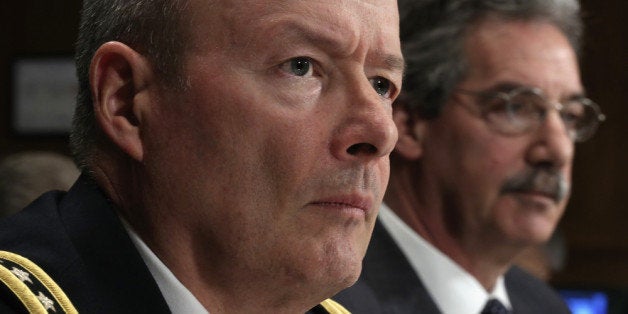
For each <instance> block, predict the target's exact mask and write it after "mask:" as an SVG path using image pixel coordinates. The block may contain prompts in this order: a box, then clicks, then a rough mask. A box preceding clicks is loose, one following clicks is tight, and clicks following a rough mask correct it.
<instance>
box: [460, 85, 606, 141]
mask: <svg viewBox="0 0 628 314" xmlns="http://www.w3.org/2000/svg"><path fill="white" fill-rule="evenodd" d="M453 92H454V93H459V94H463V95H469V96H474V97H477V98H479V99H481V98H484V99H488V98H492V99H494V98H497V99H502V100H504V101H505V102H506V103H505V104H504V106H508V105H512V103H513V102H512V99H513V98H514V97H516V96H517V95H519V94H521V93H523V92H530V93H531V94H534V95H536V96H538V97H539V98H540V99H541V100H543V103H544V106H541V105H537V103H534V105H535V107H536V108H534V109H536V110H535V112H537V113H540V114H537V115H536V117H538V118H536V120H537V121H536V122H537V123H536V124H535V123H529V125H528V126H527V127H526V128H523V129H521V130H519V131H511V132H509V131H507V130H505V129H503V128H500V127H499V126H498V125H496V123H495V122H493V121H492V120H491V119H490V118H489V117H488V115H489V114H490V113H491V112H492V111H491V110H487V108H488V106H486V105H483V104H482V103H481V102H479V101H477V105H478V107H479V109H480V116H481V117H482V119H483V120H484V121H485V122H486V123H487V124H488V125H489V126H490V127H491V128H492V129H494V130H495V131H496V132H499V133H501V134H504V135H507V136H517V135H522V134H527V133H530V132H532V131H533V130H536V129H537V128H538V127H539V126H541V124H542V123H543V121H545V118H546V117H547V113H548V111H549V110H550V109H554V110H556V111H557V112H558V114H559V116H560V118H561V120H562V121H563V126H564V127H565V130H566V131H567V132H568V135H569V136H570V137H571V139H572V141H574V142H584V141H586V140H588V139H590V138H591V137H592V136H593V135H594V134H595V132H596V131H597V128H598V127H599V125H600V124H601V123H602V122H604V121H605V120H606V115H604V114H603V113H602V111H601V109H600V107H599V106H598V104H597V103H595V102H594V101H592V100H591V99H589V98H587V97H584V96H578V97H577V98H576V99H573V100H577V101H578V103H580V104H582V105H583V106H584V107H589V108H591V110H592V112H593V116H591V119H590V120H591V122H590V123H589V124H590V125H588V126H586V127H584V128H583V129H582V130H580V131H579V130H576V129H574V130H572V131H570V130H569V129H568V125H567V122H566V121H565V120H564V117H563V114H562V113H563V110H564V109H565V108H567V107H568V105H565V104H563V103H561V102H551V101H549V100H548V99H547V96H545V93H544V92H543V90H542V89H540V88H538V87H530V86H519V87H516V88H513V89H511V90H509V91H503V90H485V91H472V90H467V89H462V88H457V89H455V90H454V91H453ZM489 109H490V108H489Z"/></svg>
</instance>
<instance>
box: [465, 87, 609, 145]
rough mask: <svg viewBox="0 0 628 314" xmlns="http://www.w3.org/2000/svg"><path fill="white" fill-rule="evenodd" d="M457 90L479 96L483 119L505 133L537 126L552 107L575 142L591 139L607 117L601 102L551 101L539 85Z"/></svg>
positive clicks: (532, 128)
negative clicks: (484, 89)
mask: <svg viewBox="0 0 628 314" xmlns="http://www.w3.org/2000/svg"><path fill="white" fill-rule="evenodd" d="M455 92H457V93H461V94H466V95H471V96H475V97H478V99H479V104H480V113H481V116H482V118H483V119H484V120H485V121H486V122H487V123H488V124H489V126H490V127H491V128H492V129H493V130H495V131H496V132H499V133H502V134H504V135H512V136H514V135H520V134H524V133H528V132H531V131H533V130H535V129H537V128H538V127H539V126H540V125H541V123H542V122H543V121H544V120H545V117H546V116H547V112H548V110H550V109H555V110H556V111H558V113H559V115H560V118H561V120H562V121H563V123H564V125H565V129H566V131H567V134H568V135H569V137H570V138H571V139H572V140H573V141H574V142H584V141H586V140H587V139H589V138H590V137H591V136H593V134H595V131H596V130H597V127H598V126H599V124H600V123H601V122H602V121H604V120H606V116H604V114H602V112H601V111H600V108H599V107H598V105H597V104H596V103H594V102H593V101H592V100H590V99H588V98H585V97H575V98H573V99H569V100H566V101H564V102H562V103H551V102H549V101H548V100H547V98H546V96H545V95H544V93H543V91H542V90H541V89H539V88H532V87H519V88H515V89H513V90H511V91H509V92H499V91H483V92H475V91H468V90H463V89H457V90H455Z"/></svg>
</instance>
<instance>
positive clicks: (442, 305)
mask: <svg viewBox="0 0 628 314" xmlns="http://www.w3.org/2000/svg"><path fill="white" fill-rule="evenodd" d="M379 218H380V220H381V222H382V224H383V225H384V227H385V228H386V230H388V232H389V233H390V234H391V236H392V238H393V240H394V241H395V242H396V243H397V245H399V248H400V249H401V251H402V252H403V254H404V255H405V256H406V258H407V259H408V262H409V263H410V265H411V266H412V268H413V269H414V271H415V272H416V273H417V275H418V277H419V279H421V282H423V284H424V285H425V287H426V289H427V291H428V292H429V294H430V295H431V296H432V299H433V300H434V302H435V303H436V305H437V306H438V308H439V309H440V310H441V311H442V312H443V314H476V313H480V312H481V311H482V308H484V304H485V303H486V301H488V300H489V298H495V299H497V300H499V301H500V302H501V303H502V304H504V306H506V308H508V309H512V306H511V304H510V300H509V298H508V293H507V292H506V287H505V284H504V277H503V276H500V277H499V278H498V279H497V283H496V285H495V289H494V290H493V291H492V293H490V294H489V293H487V292H486V290H485V289H484V287H482V285H481V284H480V283H479V282H478V281H477V280H476V279H475V277H473V276H472V275H471V274H469V273H468V272H467V271H465V270H464V269H463V268H462V267H460V266H459V265H458V264H456V263H455V262H454V261H453V260H452V259H450V258H449V257H448V256H446V255H445V254H443V253H442V252H441V251H439V250H438V249H437V248H435V247H434V246H432V245H431V244H430V243H429V242H427V241H426V240H425V239H423V238H422V237H421V236H419V235H418V234H417V233H416V232H415V231H414V230H412V228H410V227H409V226H408V225H407V224H406V223H405V222H403V220H401V218H399V217H398V216H397V215H396V214H395V213H394V212H393V211H392V210H391V209H390V208H388V206H386V205H385V204H382V207H381V208H380V211H379Z"/></svg>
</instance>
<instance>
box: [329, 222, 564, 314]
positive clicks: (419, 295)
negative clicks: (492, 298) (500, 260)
mask: <svg viewBox="0 0 628 314" xmlns="http://www.w3.org/2000/svg"><path fill="white" fill-rule="evenodd" d="M505 283H506V290H507V291H508V297H509V298H510V302H511V303H512V307H513V312H514V313H513V314H527V313H530V314H544V313H547V314H560V313H570V311H569V309H568V308H567V306H566V305H565V303H564V302H563V301H562V299H561V298H560V297H559V296H558V294H556V292H554V291H553V290H552V289H551V288H550V287H549V286H547V285H546V284H545V283H543V282H541V281H540V280H538V279H536V278H535V277H533V276H532V275H530V274H528V273H526V272H524V271H523V270H521V269H519V268H517V267H512V268H511V269H510V270H509V271H508V272H507V273H506V276H505ZM333 299H334V300H336V301H338V302H339V303H340V304H342V305H343V306H344V307H345V308H347V310H349V311H351V312H352V313H359V314H362V313H364V314H369V313H413V314H420V313H434V314H436V313H441V312H440V310H439V309H438V307H437V306H436V304H435V303H434V301H433V300H432V298H431V296H430V295H429V293H428V292H427V290H426V288H425V286H424V285H423V283H422V282H421V281H420V280H419V278H418V276H417V274H416V273H415V272H414V269H412V267H411V266H410V264H409V262H408V261H407V259H406V258H405V256H404V255H403V253H402V252H401V250H400V249H399V247H398V246H397V244H396V243H395V242H394V240H393V239H392V237H391V236H390V234H389V233H388V231H386V229H385V227H384V225H382V223H381V222H380V221H379V220H378V221H377V223H376V224H375V229H374V230H373V238H372V239H371V243H370V244H369V248H368V251H367V253H366V257H365V259H364V263H363V269H362V274H361V275H360V279H359V280H358V281H357V282H356V284H355V285H353V286H352V287H351V288H348V289H346V290H344V291H342V292H340V293H339V294H338V295H336V296H335V297H334V298H333ZM460 314H467V313H460Z"/></svg>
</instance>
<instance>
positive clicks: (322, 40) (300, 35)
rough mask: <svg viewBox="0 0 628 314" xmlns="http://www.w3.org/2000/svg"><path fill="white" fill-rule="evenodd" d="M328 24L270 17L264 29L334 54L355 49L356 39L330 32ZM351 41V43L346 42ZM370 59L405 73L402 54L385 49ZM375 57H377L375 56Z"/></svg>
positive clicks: (273, 35)
mask: <svg viewBox="0 0 628 314" xmlns="http://www.w3.org/2000/svg"><path fill="white" fill-rule="evenodd" d="M327 27H328V26H323V25H320V24H312V23H306V22H303V21H300V20H294V19H291V18H282V19H269V21H268V26H267V28H266V29H265V30H264V31H263V33H264V35H265V36H272V37H279V38H286V39H291V38H294V39H296V41H297V42H302V43H307V44H310V45H313V46H317V47H323V48H325V50H327V51H329V52H330V53H331V54H333V55H339V56H345V55H347V54H348V52H350V51H352V50H353V48H354V47H353V45H355V43H356V42H357V37H356V36H357V35H355V34H349V35H348V36H354V37H356V38H355V39H353V38H350V39H349V40H347V39H346V38H347V37H346V36H344V35H345V34H343V33H341V32H330V31H329V30H327V29H326V28H327ZM346 42H349V44H346ZM369 55H370V56H369V57H368V58H369V59H370V60H371V61H376V60H375V59H378V60H380V61H377V63H379V64H380V66H381V67H384V68H386V69H389V70H391V71H394V72H398V73H401V74H402V73H403V72H404V70H405V61H404V59H403V57H402V56H401V55H395V54H391V53H387V52H385V51H379V50H378V51H374V52H369ZM373 57H375V58H373Z"/></svg>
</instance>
